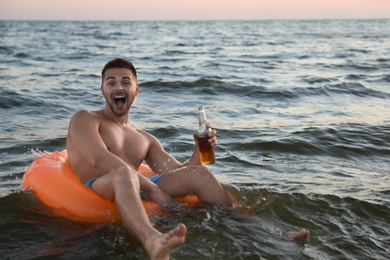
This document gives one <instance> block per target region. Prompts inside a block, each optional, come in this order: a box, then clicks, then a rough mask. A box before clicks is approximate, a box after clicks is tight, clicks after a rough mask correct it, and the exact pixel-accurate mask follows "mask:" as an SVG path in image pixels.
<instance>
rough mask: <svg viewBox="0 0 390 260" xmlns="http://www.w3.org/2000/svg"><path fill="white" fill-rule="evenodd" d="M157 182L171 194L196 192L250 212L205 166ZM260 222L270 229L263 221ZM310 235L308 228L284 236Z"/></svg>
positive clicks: (209, 201)
mask: <svg viewBox="0 0 390 260" xmlns="http://www.w3.org/2000/svg"><path fill="white" fill-rule="evenodd" d="M156 184H157V185H158V186H159V187H160V189H162V190H163V191H165V192H167V193H168V194H170V195H171V196H183V195H187V194H194V195H196V196H198V198H199V199H200V200H201V201H202V202H204V203H207V204H219V205H223V206H228V207H231V206H233V207H235V208H236V209H237V210H239V211H240V212H241V213H244V214H248V211H247V210H246V209H244V207H242V206H241V205H240V203H239V202H238V201H237V200H236V199H235V198H234V197H233V196H232V195H231V194H230V192H229V191H228V190H227V189H226V188H225V187H224V186H223V185H222V184H221V183H220V182H219V181H218V180H217V179H216V178H215V176H214V175H213V174H212V173H211V172H210V171H209V170H208V169H207V168H206V167H204V166H191V167H183V168H180V169H178V170H175V171H172V172H169V173H167V174H164V175H163V176H162V177H161V178H160V179H159V180H158V181H157V182H156ZM259 224H260V225H262V226H263V227H265V228H266V229H269V227H267V226H266V225H264V223H263V222H259ZM309 235H310V232H309V231H308V230H306V229H301V230H299V231H288V232H285V233H284V237H285V238H288V239H305V238H307V237H309Z"/></svg>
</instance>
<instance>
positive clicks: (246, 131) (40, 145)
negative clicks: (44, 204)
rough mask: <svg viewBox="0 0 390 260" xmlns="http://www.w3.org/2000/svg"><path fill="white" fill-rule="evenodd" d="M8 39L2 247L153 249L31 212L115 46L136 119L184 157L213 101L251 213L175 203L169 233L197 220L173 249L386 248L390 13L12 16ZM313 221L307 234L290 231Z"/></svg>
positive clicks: (138, 254)
mask: <svg viewBox="0 0 390 260" xmlns="http://www.w3.org/2000/svg"><path fill="white" fill-rule="evenodd" d="M0 35H1V37H0V83H1V84H0V256H1V258H3V259H4V258H5V259H30V258H43V257H57V258H61V259H75V258H78V259H89V258H93V259H99V258H102V259H106V258H107V257H110V258H113V259H118V258H120V259H123V258H133V259H134V258H135V259H138V258H145V257H147V255H146V253H145V251H144V250H143V249H142V247H141V244H140V243H139V242H138V240H137V239H136V238H135V237H134V236H132V235H131V234H130V233H129V232H127V230H126V229H125V228H124V227H123V226H121V225H118V224H104V225H93V224H85V223H75V222H72V221H70V220H67V219H63V218H54V217H49V216H47V215H44V214H41V213H40V212H39V211H31V210H30V209H31V205H32V204H36V203H37V202H34V201H31V197H32V196H31V194H28V192H22V191H20V188H19V186H20V183H21V181H22V178H23V174H24V172H25V170H26V169H27V167H28V166H29V165H30V164H31V162H32V161H33V159H34V158H36V156H38V155H39V154H41V153H44V152H53V151H56V150H63V149H65V142H66V135H67V127H68V123H69V118H70V117H71V116H72V114H73V113H75V112H76V111H78V110H80V109H87V110H97V109H100V108H102V107H103V105H104V99H103V97H102V96H101V93H100V84H101V75H100V71H101V69H102V67H103V66H104V64H105V63H106V62H107V61H108V60H110V59H112V58H115V57H124V58H127V59H130V60H131V61H132V62H133V63H134V65H135V67H136V68H137V71H138V80H139V83H140V93H139V95H138V96H137V98H136V101H135V103H134V105H133V107H132V109H131V114H130V121H131V122H132V123H134V124H135V125H136V126H138V127H139V128H141V129H144V130H146V131H148V132H150V133H151V134H153V135H155V136H156V137H157V138H158V139H159V140H160V141H161V143H162V144H163V146H164V148H165V149H166V151H168V152H169V153H171V154H172V155H174V156H175V157H176V158H177V159H178V160H179V161H182V162H184V161H185V160H186V159H188V158H189V156H190V155H191V153H192V151H193V148H194V140H193V137H192V134H193V133H194V132H195V131H196V129H197V123H198V122H197V107H198V106H201V105H202V106H205V107H206V109H207V111H208V120H209V121H210V122H211V123H212V126H213V128H215V129H216V130H217V131H218V141H219V145H218V146H217V147H216V148H215V153H216V157H217V161H216V163H215V164H214V165H211V166H208V167H209V168H210V170H211V171H212V172H213V173H214V174H215V175H216V176H217V178H218V179H219V180H220V181H221V182H222V183H224V184H225V185H226V186H227V187H228V189H229V190H230V191H231V192H232V193H233V194H234V196H235V197H236V198H237V199H238V200H239V201H240V202H241V203H242V204H243V205H245V206H246V207H247V209H248V210H249V212H250V217H248V218H245V217H244V218H243V217H242V216H240V215H238V214H235V213H234V212H232V211H231V210H230V209H223V208H220V207H214V206H199V207H196V208H188V207H179V208H176V207H173V208H167V214H166V215H165V216H160V217H155V218H153V219H152V222H153V224H154V225H155V227H156V228H157V229H158V230H161V231H162V232H164V231H167V230H169V229H171V228H172V227H174V226H176V225H177V223H180V222H182V223H184V224H186V225H187V228H188V235H187V239H186V243H185V245H183V246H181V247H180V248H178V249H175V250H174V251H173V252H172V255H171V256H172V259H386V258H388V256H389V255H390V249H389V248H390V236H389V234H390V228H389V226H390V188H389V187H390V45H389V42H390V20H315V21H314V20H313V21H299V20H296V21H181V22H174V21H167V22H161V21H145V22H132V21H117V22H113V21H112V22H110V21H105V22H103V21H102V22H98V21H90V22H89V21H79V22H72V21H62V22H59V21H58V22H56V21H0ZM35 206H37V205H35ZM35 208H36V207H35ZM259 223H263V224H259ZM264 223H266V227H267V228H264ZM302 227H303V228H307V229H309V230H310V232H311V236H310V238H309V239H308V240H306V241H288V240H286V239H284V238H283V237H282V236H281V233H282V231H285V230H296V229H300V228H302Z"/></svg>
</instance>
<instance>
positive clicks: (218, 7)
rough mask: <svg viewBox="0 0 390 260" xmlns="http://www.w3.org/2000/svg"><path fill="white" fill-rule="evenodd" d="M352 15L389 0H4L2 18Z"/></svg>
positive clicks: (378, 9) (375, 13)
mask: <svg viewBox="0 0 390 260" xmlns="http://www.w3.org/2000/svg"><path fill="white" fill-rule="evenodd" d="M354 18H359V19H366V18H369V19H370V18H390V0H193V1H191V0H137V1H135V0H104V1H103V0H0V19H1V20H8V19H23V20H30V19H31V20H235V19H250V20H252V19H259V20H261V19H354Z"/></svg>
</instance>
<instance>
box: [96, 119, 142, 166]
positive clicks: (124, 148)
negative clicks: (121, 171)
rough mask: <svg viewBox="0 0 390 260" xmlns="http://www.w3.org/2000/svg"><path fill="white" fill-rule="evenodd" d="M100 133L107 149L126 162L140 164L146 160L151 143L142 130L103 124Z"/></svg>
mask: <svg viewBox="0 0 390 260" xmlns="http://www.w3.org/2000/svg"><path fill="white" fill-rule="evenodd" d="M99 133H100V135H101V137H102V139H103V142H104V143H105V145H106V147H107V149H108V150H109V151H110V152H111V153H113V154H115V155H117V156H118V157H120V158H121V159H122V160H124V161H125V162H127V163H129V164H131V165H134V166H138V165H139V164H141V163H142V161H143V160H144V158H145V156H146V154H147V151H148V147H149V143H148V138H147V137H146V135H145V133H143V132H142V131H140V130H138V129H136V128H134V127H132V126H128V127H119V126H117V125H115V124H102V125H101V127H100V129H99Z"/></svg>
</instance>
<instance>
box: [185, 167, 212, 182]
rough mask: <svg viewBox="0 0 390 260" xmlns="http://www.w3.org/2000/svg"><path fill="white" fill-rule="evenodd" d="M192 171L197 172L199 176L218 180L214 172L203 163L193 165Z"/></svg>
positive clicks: (196, 174)
mask: <svg viewBox="0 0 390 260" xmlns="http://www.w3.org/2000/svg"><path fill="white" fill-rule="evenodd" d="M191 168H192V169H191V170H192V172H193V173H194V174H195V176H196V177H197V178H199V177H201V178H205V179H210V180H214V179H215V180H216V178H215V176H214V174H213V173H212V172H211V171H210V170H209V169H208V168H207V167H206V166H203V165H197V166H192V167H191Z"/></svg>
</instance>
